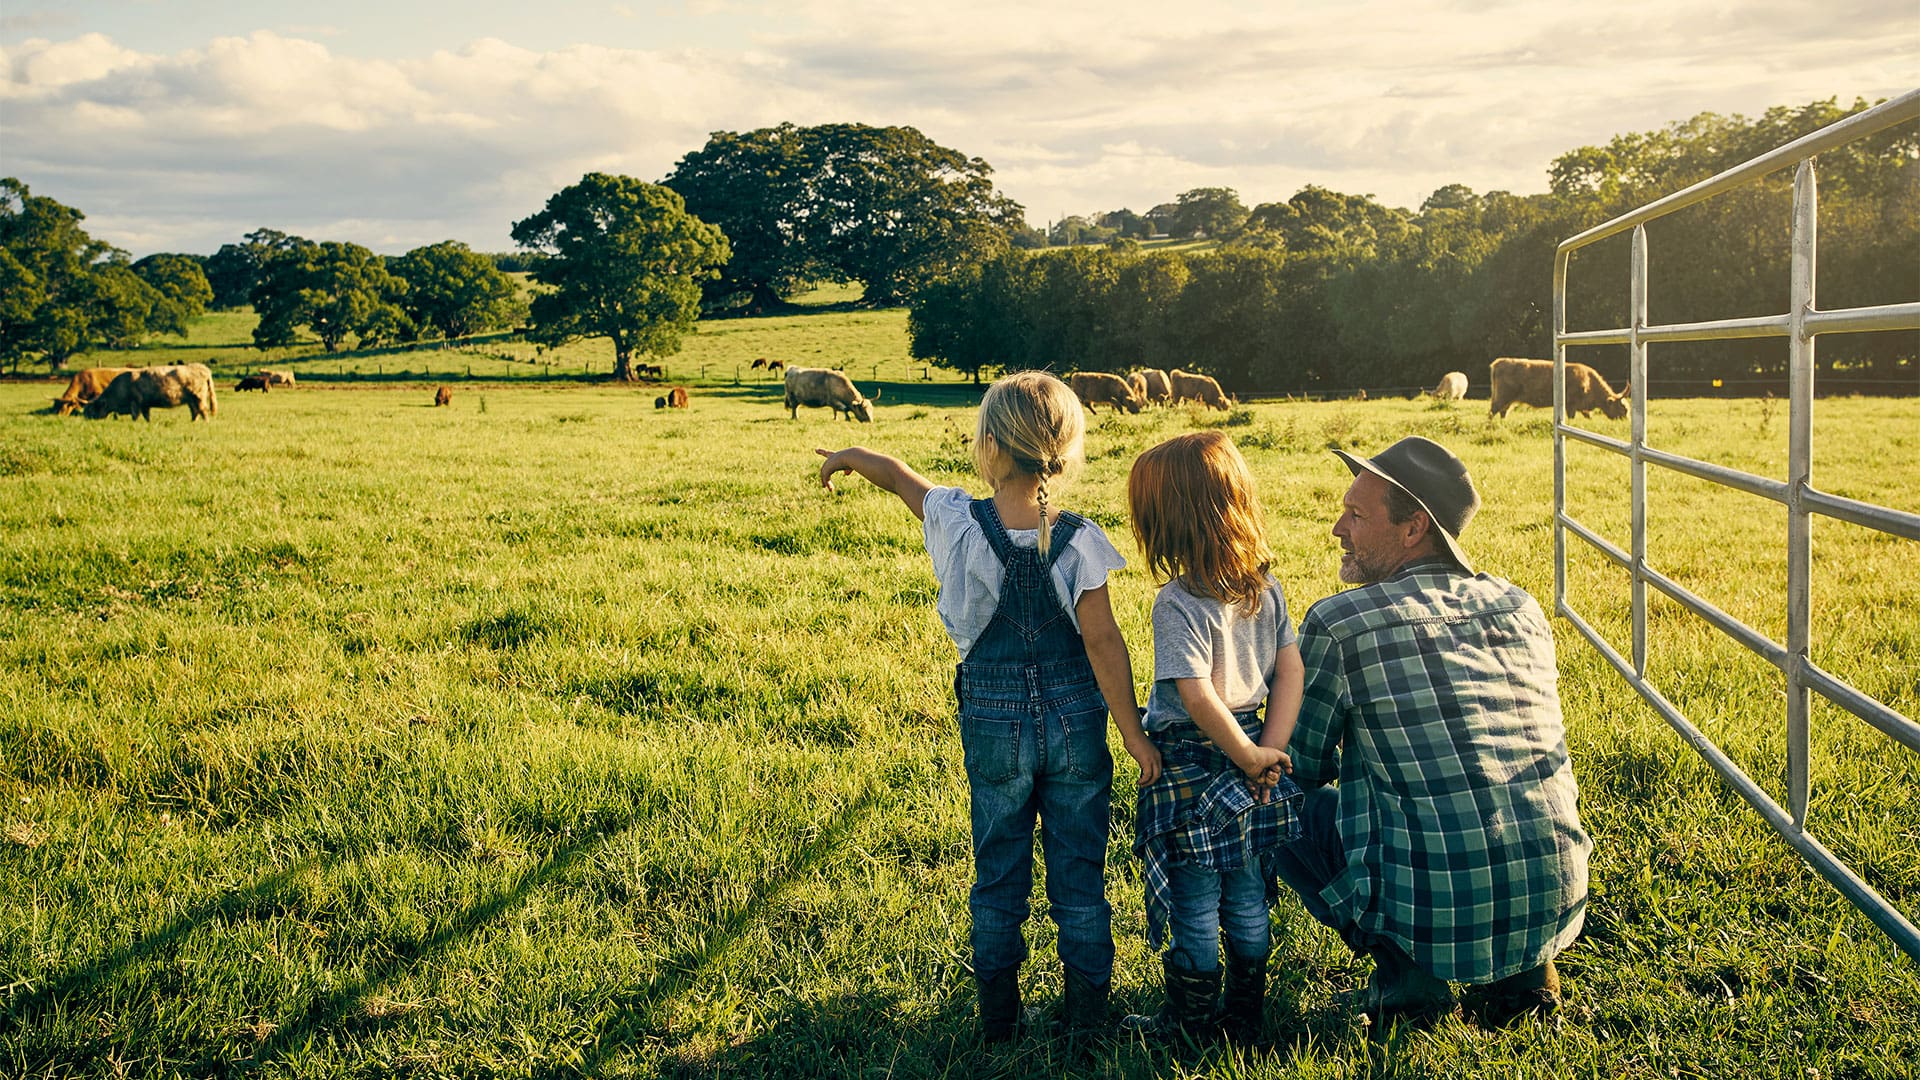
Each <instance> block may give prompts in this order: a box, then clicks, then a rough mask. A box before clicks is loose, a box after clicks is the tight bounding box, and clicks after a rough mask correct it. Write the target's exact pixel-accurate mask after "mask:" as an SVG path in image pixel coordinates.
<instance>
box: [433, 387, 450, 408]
mask: <svg viewBox="0 0 1920 1080" xmlns="http://www.w3.org/2000/svg"><path fill="white" fill-rule="evenodd" d="M451 404H453V387H451V386H443V387H441V388H440V389H438V390H435V391H434V392H433V407H434V408H436V409H437V408H439V407H440V406H442V405H451Z"/></svg>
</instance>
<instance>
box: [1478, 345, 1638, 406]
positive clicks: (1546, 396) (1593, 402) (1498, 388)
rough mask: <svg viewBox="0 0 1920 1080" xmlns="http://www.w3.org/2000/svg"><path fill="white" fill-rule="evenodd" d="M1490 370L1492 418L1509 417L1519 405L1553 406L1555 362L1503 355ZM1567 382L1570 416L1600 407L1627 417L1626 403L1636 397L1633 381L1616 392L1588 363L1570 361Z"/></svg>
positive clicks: (1490, 366)
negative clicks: (1508, 413)
mask: <svg viewBox="0 0 1920 1080" xmlns="http://www.w3.org/2000/svg"><path fill="white" fill-rule="evenodd" d="M1487 369H1488V371H1489V372H1490V373H1491V374H1492V376H1493V403H1492V405H1491V406H1489V407H1488V409H1487V415H1488V416H1489V417H1493V416H1499V417H1505V416H1506V415H1507V410H1509V409H1511V408H1513V407H1514V406H1515V405H1532V406H1534V407H1536V408H1542V409H1551V408H1553V361H1551V360H1523V359H1520V358H1518V357H1513V356H1502V357H1500V358H1499V359H1497V360H1495V361H1494V362H1493V363H1491V364H1488V365H1487ZM1566 384H1567V415H1568V416H1573V415H1575V414H1578V415H1580V416H1586V415H1587V414H1589V413H1591V412H1593V410H1595V409H1599V410H1600V414H1601V415H1602V416H1605V417H1606V418H1607V419H1609V420H1622V419H1625V418H1626V415H1627V406H1626V402H1628V401H1630V400H1632V398H1633V386H1632V384H1628V385H1626V386H1623V387H1621V388H1620V392H1619V393H1617V394H1616V393H1614V392H1613V387H1611V386H1608V385H1607V380H1605V379H1603V378H1601V377H1600V373H1599V372H1597V371H1595V370H1593V369H1592V368H1590V367H1588V366H1587V365H1585V364H1574V363H1569V364H1567V379H1566Z"/></svg>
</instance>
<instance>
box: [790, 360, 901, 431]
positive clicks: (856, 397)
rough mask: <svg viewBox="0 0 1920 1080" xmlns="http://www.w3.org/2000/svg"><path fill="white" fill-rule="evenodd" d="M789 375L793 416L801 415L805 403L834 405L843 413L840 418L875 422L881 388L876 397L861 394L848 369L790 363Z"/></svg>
mask: <svg viewBox="0 0 1920 1080" xmlns="http://www.w3.org/2000/svg"><path fill="white" fill-rule="evenodd" d="M786 379H787V419H789V420H797V419H799V417H800V406H802V405H805V406H807V407H808V408H815V409H818V408H826V409H832V410H833V411H834V412H835V413H838V414H839V416H838V417H837V419H842V420H849V421H851V420H858V421H860V422H861V423H863V424H870V423H872V422H873V402H875V401H878V400H880V392H879V391H877V390H876V391H874V394H873V397H872V399H868V398H863V397H861V396H860V391H859V390H857V389H855V388H854V385H853V380H851V379H849V378H847V373H846V372H844V371H835V370H833V369H831V368H807V367H790V368H788V369H787V376H786Z"/></svg>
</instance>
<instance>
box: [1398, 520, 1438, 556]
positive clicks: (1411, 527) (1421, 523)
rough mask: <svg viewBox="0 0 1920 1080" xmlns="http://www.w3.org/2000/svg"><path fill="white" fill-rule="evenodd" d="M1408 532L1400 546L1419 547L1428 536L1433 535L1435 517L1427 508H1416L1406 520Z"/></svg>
mask: <svg viewBox="0 0 1920 1080" xmlns="http://www.w3.org/2000/svg"><path fill="white" fill-rule="evenodd" d="M1405 524H1406V528H1407V532H1406V535H1405V536H1404V537H1402V538H1401V541H1400V546H1401V547H1403V548H1406V549H1408V550H1412V549H1413V548H1417V547H1419V546H1420V545H1421V543H1422V542H1424V541H1425V540H1426V539H1427V537H1429V536H1431V535H1433V518H1431V517H1428V516H1427V512H1426V511H1425V510H1415V511H1414V512H1413V514H1412V516H1410V517H1408V518H1407V520H1406V522H1405Z"/></svg>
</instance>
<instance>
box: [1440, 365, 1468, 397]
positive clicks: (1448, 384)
mask: <svg viewBox="0 0 1920 1080" xmlns="http://www.w3.org/2000/svg"><path fill="white" fill-rule="evenodd" d="M1433 396H1434V397H1437V398H1439V399H1440V400H1441V401H1460V400H1462V399H1464V398H1465V397H1466V396H1467V375H1466V372H1464V371H1449V372H1447V373H1446V374H1445V375H1442V376H1440V382H1439V384H1438V385H1436V386H1435V387H1434V388H1433Z"/></svg>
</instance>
